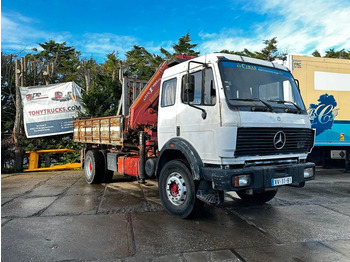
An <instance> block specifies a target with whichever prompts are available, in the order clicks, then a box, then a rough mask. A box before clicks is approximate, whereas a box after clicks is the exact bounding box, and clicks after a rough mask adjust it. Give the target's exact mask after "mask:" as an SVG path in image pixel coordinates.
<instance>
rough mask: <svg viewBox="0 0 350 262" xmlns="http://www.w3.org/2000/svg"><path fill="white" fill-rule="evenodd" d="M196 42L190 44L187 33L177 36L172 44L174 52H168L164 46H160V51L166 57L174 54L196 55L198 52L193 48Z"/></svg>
mask: <svg viewBox="0 0 350 262" xmlns="http://www.w3.org/2000/svg"><path fill="white" fill-rule="evenodd" d="M196 46H197V44H191V37H190V33H187V34H186V35H184V36H182V37H180V38H179V40H178V43H177V44H174V45H173V46H172V47H173V49H174V53H172V54H171V53H170V52H169V51H167V50H165V49H164V48H162V47H161V48H160V52H161V53H162V54H163V55H165V57H166V58H170V57H172V56H175V55H183V54H185V55H188V56H195V57H197V56H198V55H199V53H200V52H196V51H194V50H193V48H195V47H196Z"/></svg>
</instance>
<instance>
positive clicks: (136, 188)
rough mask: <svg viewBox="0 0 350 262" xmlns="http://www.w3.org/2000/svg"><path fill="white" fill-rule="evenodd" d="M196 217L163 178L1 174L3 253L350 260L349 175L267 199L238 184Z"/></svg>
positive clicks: (325, 173) (23, 257)
mask: <svg viewBox="0 0 350 262" xmlns="http://www.w3.org/2000/svg"><path fill="white" fill-rule="evenodd" d="M225 201H226V202H225V204H223V205H222V206H219V207H215V206H209V205H205V206H204V208H203V209H202V210H201V211H200V212H199V214H197V216H196V217H195V218H193V219H190V220H189V219H186V220H184V219H180V218H177V217H174V216H171V215H169V214H168V213H167V212H165V211H164V210H163V208H162V206H161V204H160V200H159V197H158V188H157V182H156V181H150V180H148V183H147V184H146V185H139V184H138V183H137V182H136V181H130V180H128V179H126V178H123V177H121V176H118V175H116V176H114V180H113V183H110V184H101V185H88V184H87V183H86V182H85V180H84V177H83V172H82V171H80V170H79V171H61V172H46V173H39V172H38V173H25V174H17V175H12V176H8V175H2V177H1V206H2V207H1V218H2V221H1V222H2V227H1V260H2V261H16V262H17V261H167V262H168V261H296V262H301V261H317V262H318V261H327V262H328V261H350V174H346V173H344V172H343V170H340V169H336V170H322V169H318V171H317V178H316V180H314V181H311V182H309V183H307V185H306V186H305V187H304V188H292V187H283V188H281V189H280V190H279V192H278V193H277V195H276V197H275V198H274V199H273V200H271V201H270V202H269V203H267V204H265V205H262V206H247V205H244V204H243V203H242V201H241V200H240V199H239V198H238V197H237V195H236V194H235V193H226V194H225Z"/></svg>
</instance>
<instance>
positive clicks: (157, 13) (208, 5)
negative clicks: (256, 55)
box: [1, 0, 350, 62]
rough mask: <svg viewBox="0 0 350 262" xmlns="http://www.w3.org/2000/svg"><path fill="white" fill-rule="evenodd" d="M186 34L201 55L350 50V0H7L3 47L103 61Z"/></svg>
mask: <svg viewBox="0 0 350 262" xmlns="http://www.w3.org/2000/svg"><path fill="white" fill-rule="evenodd" d="M188 32H189V33H190V36H191V40H192V43H194V44H197V47H196V48H195V50H196V51H200V54H201V55H204V54H208V53H212V52H218V51H220V50H223V49H227V50H230V51H242V50H243V49H244V48H247V49H248V50H250V51H260V50H261V49H262V48H263V47H264V44H263V41H264V40H268V39H272V38H273V37H277V41H278V43H277V46H278V49H279V50H280V51H282V52H286V53H289V54H304V55H311V54H312V52H313V51H314V50H316V49H317V50H318V51H319V52H320V53H321V54H322V55H324V54H325V51H326V50H329V49H330V48H334V49H335V50H341V49H343V48H344V49H345V50H348V51H350V0H342V1H335V0H313V1H305V0H293V1H291V0H245V1H243V0H177V1H171V0H148V1H142V0H129V1H128V0H123V1H119V0H114V1H110V0H106V1H104V0H99V1H97V0H70V1H67V0H34V1H28V0H2V1H1V51H2V52H5V53H19V52H24V53H25V52H31V50H32V49H33V48H38V47H39V46H38V43H44V42H48V41H49V40H54V41H56V42H59V43H62V42H66V43H67V46H74V47H75V48H76V49H77V50H78V51H80V52H81V53H82V56H83V57H86V58H90V57H93V58H94V59H96V60H97V61H99V62H103V61H104V60H106V55H107V54H109V53H111V52H113V51H115V52H117V53H118V56H119V58H121V59H123V58H124V55H125V52H127V51H129V50H132V48H133V45H139V46H143V47H145V48H146V50H148V51H149V52H151V53H155V54H160V51H159V49H160V47H163V48H165V49H166V50H168V51H170V52H172V51H173V49H172V46H173V45H174V44H176V43H177V42H178V39H179V38H180V37H182V36H184V35H186V34H187V33H188ZM39 50H40V49H39Z"/></svg>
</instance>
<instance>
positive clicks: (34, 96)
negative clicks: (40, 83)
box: [26, 93, 49, 101]
mask: <svg viewBox="0 0 350 262" xmlns="http://www.w3.org/2000/svg"><path fill="white" fill-rule="evenodd" d="M46 98H49V97H48V96H46V95H42V94H41V93H33V94H27V95H26V99H27V100H28V101H30V100H38V99H46Z"/></svg>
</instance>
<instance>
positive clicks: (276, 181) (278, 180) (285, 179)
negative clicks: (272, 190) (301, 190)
mask: <svg viewBox="0 0 350 262" xmlns="http://www.w3.org/2000/svg"><path fill="white" fill-rule="evenodd" d="M288 184H292V177H291V176H288V177H282V178H275V179H272V180H271V185H272V186H282V185H288Z"/></svg>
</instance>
